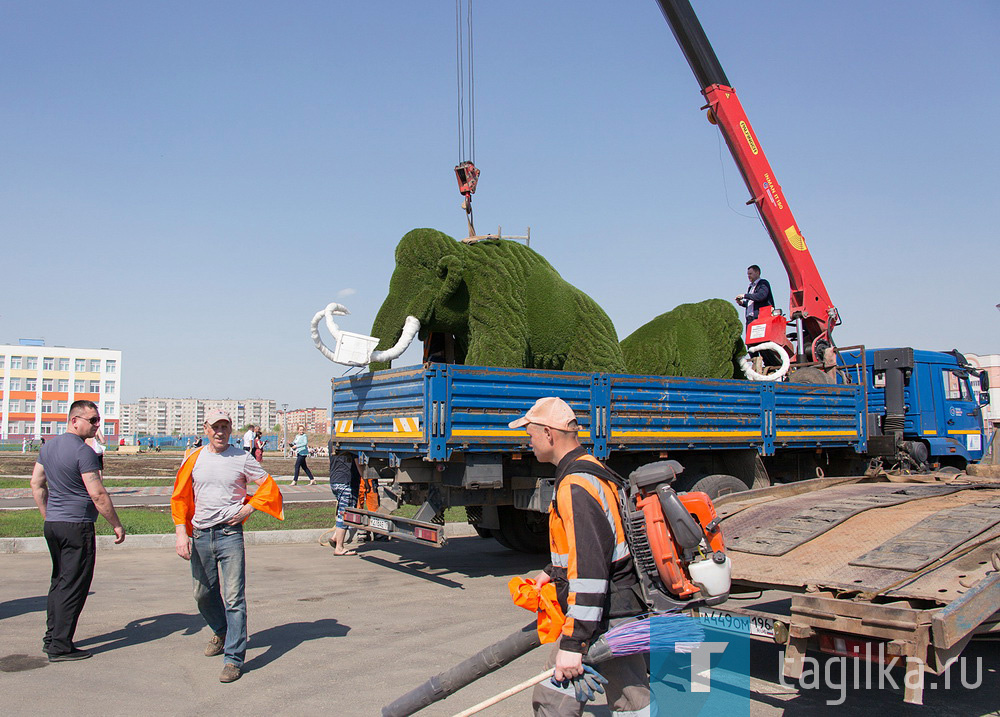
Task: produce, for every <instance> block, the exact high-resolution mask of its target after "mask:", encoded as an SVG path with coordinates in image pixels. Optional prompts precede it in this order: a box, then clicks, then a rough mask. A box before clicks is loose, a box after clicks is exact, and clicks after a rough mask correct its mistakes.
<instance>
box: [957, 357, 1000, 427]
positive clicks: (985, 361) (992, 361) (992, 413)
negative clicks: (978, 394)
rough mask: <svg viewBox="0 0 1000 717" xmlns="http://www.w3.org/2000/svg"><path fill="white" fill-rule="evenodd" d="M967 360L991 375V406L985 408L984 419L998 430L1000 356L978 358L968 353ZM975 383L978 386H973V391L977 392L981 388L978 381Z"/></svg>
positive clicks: (999, 413)
mask: <svg viewBox="0 0 1000 717" xmlns="http://www.w3.org/2000/svg"><path fill="white" fill-rule="evenodd" d="M965 358H967V359H968V360H969V363H971V364H972V365H973V366H976V367H978V368H980V369H984V370H985V371H986V372H987V373H988V374H989V382H990V389H989V394H990V405H988V406H986V407H985V408H983V419H984V420H985V421H986V423H987V426H988V427H990V428H992V429H993V430H996V429H998V428H1000V354H989V355H986V356H977V355H976V354H968V353H967V354H965ZM974 383H975V384H976V385H975V386H973V390H976V389H978V388H979V385H978V384H979V381H978V379H976V380H975V381H974Z"/></svg>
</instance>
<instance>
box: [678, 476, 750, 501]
mask: <svg viewBox="0 0 1000 717" xmlns="http://www.w3.org/2000/svg"><path fill="white" fill-rule="evenodd" d="M686 490H689V491H700V492H702V493H707V494H708V497H709V498H711V499H712V500H715V499H716V498H721V497H722V496H724V495H729V494H730V493H739V492H741V491H744V490H749V486H748V485H747V484H746V483H744V482H743V481H741V480H740V479H739V478H737V477H736V476H727V475H722V474H717V475H711V476H705V477H704V478H700V479H698V480H696V481H695V482H694V484H693V485H692V486H691V487H690V488H687V489H686Z"/></svg>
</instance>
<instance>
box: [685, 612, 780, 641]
mask: <svg viewBox="0 0 1000 717" xmlns="http://www.w3.org/2000/svg"><path fill="white" fill-rule="evenodd" d="M698 616H699V617H700V618H701V619H702V621H703V622H704V623H705V624H706V625H707V626H708V627H713V628H715V629H716V630H724V631H726V632H736V633H739V634H741V635H757V636H759V637H770V638H774V620H772V619H771V618H769V617H758V616H756V615H733V614H732V613H728V612H720V611H718V610H709V609H707V608H698Z"/></svg>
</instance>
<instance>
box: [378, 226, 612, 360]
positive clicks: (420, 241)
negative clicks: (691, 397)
mask: <svg viewBox="0 0 1000 717" xmlns="http://www.w3.org/2000/svg"><path fill="white" fill-rule="evenodd" d="M408 316H411V317H415V318H416V319H417V320H419V322H420V328H419V336H420V338H421V339H425V338H427V337H428V335H429V334H430V333H431V332H435V333H436V332H441V333H445V334H451V335H453V336H454V337H455V346H456V354H457V358H458V360H459V361H461V362H462V363H466V364H469V365H476V366H500V367H508V368H537V369H564V370H567V371H609V372H621V371H623V370H624V368H625V363H624V360H623V359H622V352H621V348H620V347H619V345H618V335H617V333H616V332H615V327H614V325H613V324H612V323H611V319H609V318H608V316H607V314H605V313H604V311H603V309H601V307H600V306H598V305H597V303H596V302H595V301H594V300H593V299H591V298H590V297H589V296H587V295H586V294H584V293H583V292H582V291H580V290H579V289H577V288H575V287H574V286H572V285H571V284H569V283H567V282H566V281H565V280H563V278H562V277H561V276H559V274H558V272H556V270H555V269H553V268H552V266H551V265H550V264H549V263H548V262H547V261H546V260H545V259H543V258H542V257H541V255H539V254H538V253H536V252H535V251H533V250H531V249H529V248H528V247H526V246H524V245H522V244H518V243H517V242H513V241H508V240H502V239H500V240H496V239H489V240H483V241H479V242H476V243H474V244H466V243H463V242H459V241H456V240H455V239H452V238H451V237H449V236H448V235H446V234H443V233H441V232H439V231H436V230H434V229H414V230H413V231H411V232H409V233H407V234H406V235H405V236H404V237H403V238H402V239H401V240H400V242H399V245H398V246H397V247H396V269H395V271H393V273H392V278H391V279H390V281H389V294H388V296H386V298H385V301H384V302H383V303H382V307H381V308H380V309H379V312H378V314H377V315H376V317H375V323H374V324H373V326H372V335H373V336H377V337H379V339H380V342H379V345H378V349H380V350H388V349H389V348H390V347H392V346H393V344H396V347H398V346H399V345H400V344H399V343H397V340H399V339H400V336H401V335H402V333H403V327H404V323H405V322H406V319H407V317H408ZM394 353H395V355H398V353H399V352H398V351H396V352H394ZM389 364H390V362H388V361H382V362H377V361H375V362H372V363H371V365H370V366H371V369H372V370H373V371H374V370H378V369H382V368H388V367H389Z"/></svg>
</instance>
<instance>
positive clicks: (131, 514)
mask: <svg viewBox="0 0 1000 717" xmlns="http://www.w3.org/2000/svg"><path fill="white" fill-rule="evenodd" d="M172 484H173V482H172V481H171V482H170V483H169V484H168V485H172ZM335 510H336V504H335V503H333V502H316V503H304V504H303V503H296V504H294V505H286V506H285V519H284V520H283V521H281V520H275V519H274V518H272V517H271V516H269V515H266V514H264V513H254V514H253V515H251V516H250V519H249V520H247V522H246V523H244V524H243V527H244V528H245V529H246V530H297V529H304V528H332V527H333V524H334V520H335V519H336V515H335ZM416 512H417V508H416V506H412V505H407V506H403V507H402V508H401V509H400V510H398V511H396V515H401V516H403V517H404V518H409V517H412V516H413V514H414V513H416ZM118 517H119V518H121V521H122V525H124V526H125V533H126V535H128V534H131V535H144V534H145V535H161V534H165V533H173V532H174V521H173V520H172V519H171V517H170V509H169V508H167V507H163V508H121V509H119V510H118ZM465 519H466V518H465V508H449V509H448V510H446V511H445V520H446V521H447V522H449V523H454V522H463V523H464V522H465ZM97 534H98V535H113V534H114V531H112V530H111V526H110V525H108V522H107V521H106V520H104V518H98V519H97ZM41 535H42V516H41V515H40V514H39V512H38V511H37V510H4V511H0V538H34V537H40V536H41Z"/></svg>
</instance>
